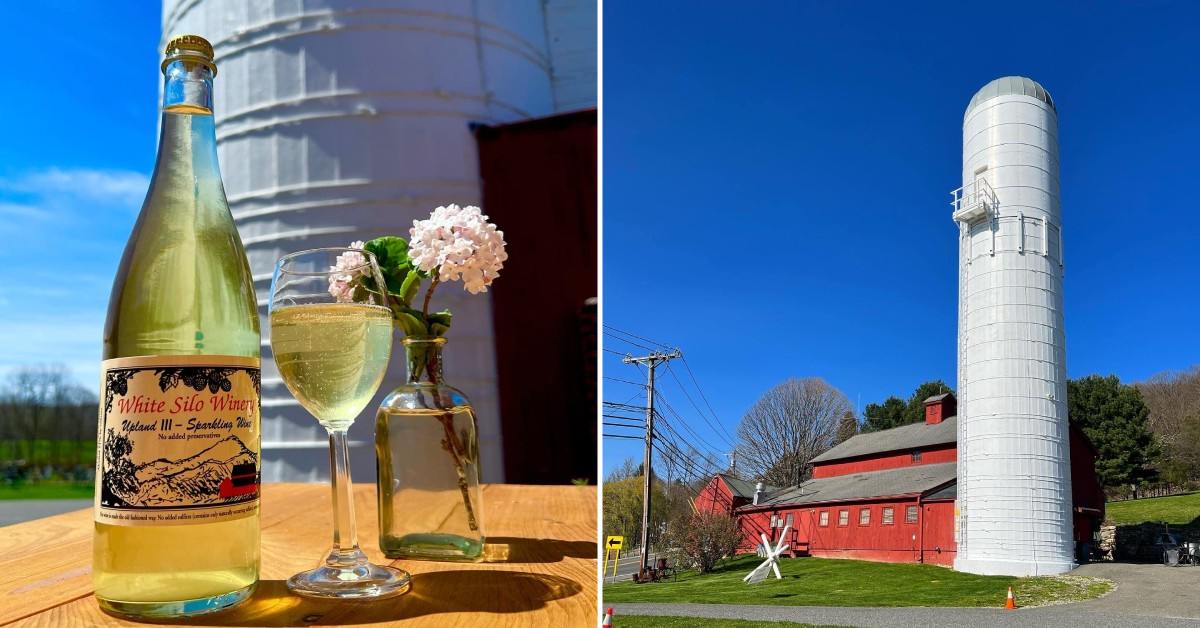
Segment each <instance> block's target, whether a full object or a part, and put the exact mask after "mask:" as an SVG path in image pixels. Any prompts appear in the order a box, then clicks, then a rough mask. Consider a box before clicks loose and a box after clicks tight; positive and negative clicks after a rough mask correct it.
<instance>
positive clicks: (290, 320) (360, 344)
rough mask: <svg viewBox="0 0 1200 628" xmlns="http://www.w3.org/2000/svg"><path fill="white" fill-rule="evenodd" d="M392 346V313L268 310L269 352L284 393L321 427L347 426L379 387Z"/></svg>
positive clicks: (347, 306)
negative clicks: (272, 357)
mask: <svg viewBox="0 0 1200 628" xmlns="http://www.w3.org/2000/svg"><path fill="white" fill-rule="evenodd" d="M391 347H392V312H391V310H389V309H388V308H386V307H382V306H379V305H360V304H357V303H313V304H309V305H292V306H285V307H280V308H276V309H275V310H273V311H272V312H271V349H272V350H273V351H274V354H275V365H276V366H277V367H279V374H280V376H282V377H283V381H284V382H285V383H286V384H287V387H288V390H290V391H291V392H292V395H294V396H295V397H296V399H297V400H298V401H299V402H300V405H302V406H304V407H305V408H306V409H307V410H308V411H309V412H311V413H312V415H313V416H314V417H316V418H317V420H318V421H320V422H321V424H322V425H325V426H327V427H343V428H348V427H350V424H351V423H353V422H354V418H355V416H357V415H358V413H359V412H361V411H362V409H363V408H365V407H366V405H367V403H369V402H370V401H371V397H372V396H374V395H375V391H376V390H378V389H379V384H380V383H381V382H382V381H383V376H384V373H385V372H386V371H387V365H388V358H389V357H391Z"/></svg>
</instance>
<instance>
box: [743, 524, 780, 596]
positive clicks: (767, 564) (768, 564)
mask: <svg viewBox="0 0 1200 628" xmlns="http://www.w3.org/2000/svg"><path fill="white" fill-rule="evenodd" d="M791 528H792V526H790V525H787V526H784V527H783V533H782V534H780V535H779V545H776V546H775V547H771V541H769V540H767V535H766V534H760V535H759V536H761V537H762V542H763V544H762V546H763V548H764V549H765V551H766V553H767V559H766V560H764V561H763V562H762V564H761V565H759V566H757V567H755V568H754V571H751V572H750V573H748V574H746V577H745V578H742V582H745V583H747V584H758V583H759V582H762V581H763V580H766V579H767V572H768V571H772V570H774V571H775V579H776V580H783V576H782V575H780V574H779V555H780V554H782V553H783V551H784V550H786V549H787V547H788V543H787V541H786V539H787V533H788V530H790V529H791Z"/></svg>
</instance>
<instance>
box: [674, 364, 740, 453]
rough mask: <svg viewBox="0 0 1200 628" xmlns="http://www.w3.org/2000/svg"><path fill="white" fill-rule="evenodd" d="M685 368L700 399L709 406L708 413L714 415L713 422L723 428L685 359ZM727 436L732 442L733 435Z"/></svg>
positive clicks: (727, 433)
mask: <svg viewBox="0 0 1200 628" xmlns="http://www.w3.org/2000/svg"><path fill="white" fill-rule="evenodd" d="M683 368H685V369H687V372H688V377H691V378H692V383H693V384H695V386H696V392H699V393H700V398H701V399H703V400H704V405H705V406H707V407H708V411H709V412H710V413H712V417H713V420H714V421H716V422H717V425H719V426H721V420H720V418H719V417H718V416H717V411H716V410H713V407H712V404H711V403H709V402H708V397H707V396H706V395H705V394H704V389H703V388H701V386H700V382H699V381H697V380H696V375H695V374H694V373H692V367H691V365H689V364H688V361H687V358H683ZM721 429H722V431H724V429H725V427H724V426H721ZM725 435H726V436H728V437H729V438H730V439H731V440H732V439H733V435H732V434H730V433H729V432H725Z"/></svg>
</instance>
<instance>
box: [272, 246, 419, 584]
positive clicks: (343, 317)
mask: <svg viewBox="0 0 1200 628" xmlns="http://www.w3.org/2000/svg"><path fill="white" fill-rule="evenodd" d="M385 285H386V284H385V283H384V281H383V277H382V274H381V273H380V271H379V265H378V264H377V262H376V260H375V256H374V255H372V254H371V253H370V252H368V251H365V250H362V249H353V248H323V249H313V250H309V251H300V252H298V253H292V254H290V255H285V256H283V257H282V258H280V260H279V262H278V263H277V264H276V265H275V274H274V276H273V277H272V279H271V301H270V306H269V317H270V323H271V351H272V353H273V354H274V357H275V365H276V366H277V367H278V368H279V374H280V376H281V377H282V378H283V383H284V384H286V385H287V388H288V390H289V391H291V393H292V395H293V396H294V397H295V398H296V400H297V401H299V402H300V405H302V406H304V408H305V409H306V410H308V411H309V412H310V413H311V414H312V415H313V416H314V417H316V419H317V421H318V422H320V424H321V425H322V426H324V427H325V429H326V430H327V431H328V432H329V449H330V452H329V459H330V465H331V466H332V470H331V474H330V475H331V476H332V482H333V513H334V519H333V550H332V551H330V552H329V556H328V557H326V559H325V563H324V564H323V565H321V566H319V567H317V568H315V569H311V570H309V571H305V572H301V573H298V574H296V575H294V576H292V577H291V578H288V582H287V586H288V589H290V590H291V591H292V592H294V593H296V594H299V595H305V596H311V597H322V598H377V597H383V596H388V595H397V594H401V593H405V592H407V591H408V589H409V580H410V576H409V574H408V572H405V571H403V570H400V569H395V568H393V567H388V566H380V565H374V564H372V563H371V562H370V561H368V560H367V557H366V555H365V554H364V553H363V551H362V550H361V549H359V547H358V535H357V533H356V531H355V527H354V499H353V494H352V491H353V485H352V484H351V481H350V460H349V452H348V451H347V448H346V432H347V430H348V429H349V428H350V425H351V424H352V423H354V418H355V417H356V416H357V415H358V413H359V412H362V410H363V408H365V407H366V405H367V403H369V402H370V401H371V398H372V397H373V396H374V395H375V391H376V390H378V389H379V384H380V382H382V381H383V375H384V372H385V371H386V370H387V365H388V359H389V358H390V357H391V352H392V312H391V310H390V309H388V308H387V307H386V305H385V304H386V303H387V301H386V299H384V298H382V296H381V295H380V294H379V293H378V292H377V290H378V289H379V288H378V287H380V286H385Z"/></svg>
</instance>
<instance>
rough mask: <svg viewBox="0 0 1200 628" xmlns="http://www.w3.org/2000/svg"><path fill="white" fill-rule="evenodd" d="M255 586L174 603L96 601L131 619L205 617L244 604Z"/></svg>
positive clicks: (112, 611)
mask: <svg viewBox="0 0 1200 628" xmlns="http://www.w3.org/2000/svg"><path fill="white" fill-rule="evenodd" d="M255 584H257V583H255ZM255 584H250V585H248V586H245V587H242V588H241V589H238V590H236V591H230V592H229V593H224V594H222V595H214V596H212V597H202V598H196V599H194V600H178V601H174V602H122V601H120V600H108V599H105V598H102V597H97V598H96V601H97V602H99V604H100V608H101V609H103V610H104V611H106V612H109V613H112V614H114V615H121V616H124V617H129V618H133V619H137V618H155V619H166V618H172V617H194V616H196V615H205V614H207V613H215V612H217V611H223V610H225V609H227V608H230V607H232V606H235V605H237V604H239V603H241V602H244V601H245V600H246V599H248V598H249V597H250V594H251V593H253V592H254V587H255Z"/></svg>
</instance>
